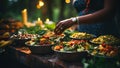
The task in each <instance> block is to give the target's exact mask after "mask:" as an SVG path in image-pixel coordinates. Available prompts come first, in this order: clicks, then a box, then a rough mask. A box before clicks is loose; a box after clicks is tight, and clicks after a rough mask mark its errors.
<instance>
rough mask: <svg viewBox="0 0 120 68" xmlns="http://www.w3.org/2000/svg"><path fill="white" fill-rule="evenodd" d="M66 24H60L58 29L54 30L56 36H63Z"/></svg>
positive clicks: (57, 26)
mask: <svg viewBox="0 0 120 68" xmlns="http://www.w3.org/2000/svg"><path fill="white" fill-rule="evenodd" d="M63 25H64V22H62V21H61V22H59V23H58V24H57V25H56V28H55V30H54V32H55V34H61V33H62V32H63V31H64V30H65V29H64V26H63Z"/></svg>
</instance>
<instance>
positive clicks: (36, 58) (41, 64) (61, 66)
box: [6, 46, 83, 68]
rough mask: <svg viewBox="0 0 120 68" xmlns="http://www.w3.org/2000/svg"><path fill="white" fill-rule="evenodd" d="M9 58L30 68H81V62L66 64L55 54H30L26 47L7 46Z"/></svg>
mask: <svg viewBox="0 0 120 68" xmlns="http://www.w3.org/2000/svg"><path fill="white" fill-rule="evenodd" d="M6 52H7V54H8V55H9V57H11V58H14V59H16V60H18V61H19V62H20V63H23V64H25V65H27V66H29V67H30V68H83V65H82V63H81V62H66V61H62V60H60V59H58V58H57V56H56V54H55V53H51V54H47V55H38V54H32V53H31V51H30V50H29V48H27V47H14V46H8V47H7V48H6Z"/></svg>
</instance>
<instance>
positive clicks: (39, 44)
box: [25, 37, 54, 54]
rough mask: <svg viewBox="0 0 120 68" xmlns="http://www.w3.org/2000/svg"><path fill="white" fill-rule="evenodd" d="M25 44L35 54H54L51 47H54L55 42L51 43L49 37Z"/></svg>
mask: <svg viewBox="0 0 120 68" xmlns="http://www.w3.org/2000/svg"><path fill="white" fill-rule="evenodd" d="M25 44H26V46H28V47H29V49H30V50H31V53H34V54H48V53H51V52H53V51H52V49H51V47H52V46H53V45H54V42H53V41H51V40H50V39H49V38H48V37H42V38H40V39H33V40H30V41H27V42H25Z"/></svg>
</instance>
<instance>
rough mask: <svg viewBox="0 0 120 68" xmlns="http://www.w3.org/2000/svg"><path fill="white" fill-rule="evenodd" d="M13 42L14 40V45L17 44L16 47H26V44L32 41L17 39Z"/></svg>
mask: <svg viewBox="0 0 120 68" xmlns="http://www.w3.org/2000/svg"><path fill="white" fill-rule="evenodd" d="M12 40H13V43H14V44H15V46H25V42H27V41H29V40H31V39H17V38H14V39H12Z"/></svg>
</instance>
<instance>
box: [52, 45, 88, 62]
mask: <svg viewBox="0 0 120 68" xmlns="http://www.w3.org/2000/svg"><path fill="white" fill-rule="evenodd" d="M53 48H54V46H53V47H52V50H53V51H54V52H55V53H56V55H57V57H58V58H59V59H60V60H63V61H68V62H74V61H75V62H76V61H81V60H82V59H84V58H86V57H87V56H88V53H87V51H81V52H76V51H64V52H61V51H57V50H54V49H53Z"/></svg>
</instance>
